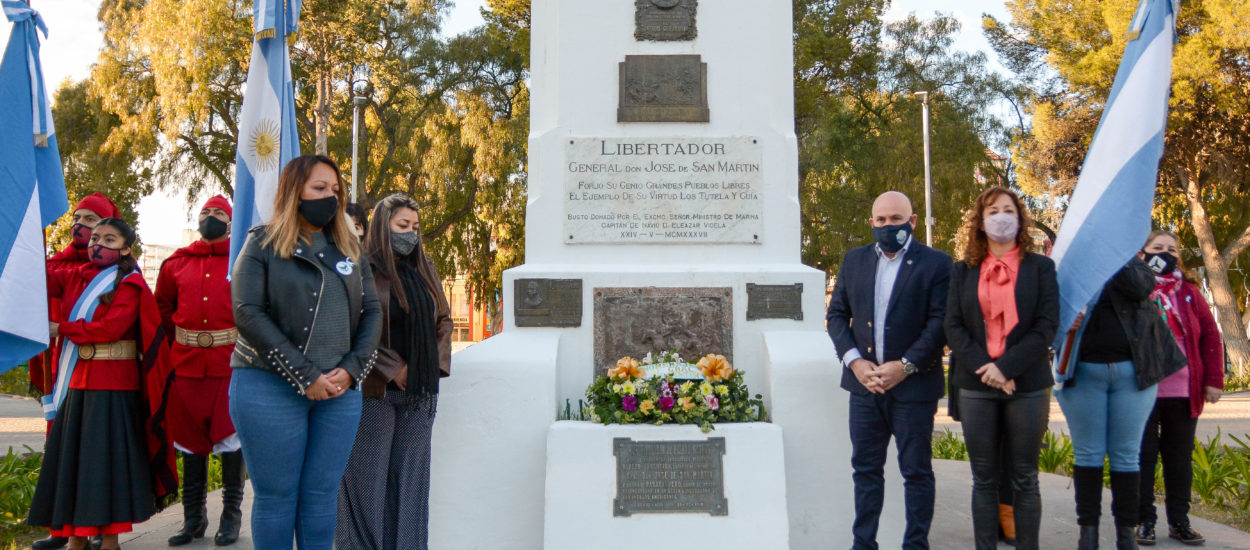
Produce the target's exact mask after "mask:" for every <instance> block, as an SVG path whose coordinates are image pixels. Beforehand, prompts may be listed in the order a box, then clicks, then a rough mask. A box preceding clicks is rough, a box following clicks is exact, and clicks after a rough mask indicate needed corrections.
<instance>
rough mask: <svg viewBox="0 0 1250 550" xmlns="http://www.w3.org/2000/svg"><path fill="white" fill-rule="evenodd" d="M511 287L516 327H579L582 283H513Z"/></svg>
mask: <svg viewBox="0 0 1250 550" xmlns="http://www.w3.org/2000/svg"><path fill="white" fill-rule="evenodd" d="M513 283H514V285H513V287H512V288H513V294H512V297H513V298H512V312H513V315H515V319H516V326H518V327H580V326H582V280H581V279H516V280H515V281H513Z"/></svg>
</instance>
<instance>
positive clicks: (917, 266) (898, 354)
mask: <svg viewBox="0 0 1250 550" xmlns="http://www.w3.org/2000/svg"><path fill="white" fill-rule="evenodd" d="M871 223H872V233H873V237H874V238H875V239H876V241H877V242H876V243H875V244H871V245H868V246H861V247H859V248H855V249H853V250H851V251H850V252H847V253H846V257H845V258H843V260H842V266H841V268H840V269H839V270H838V278H837V283H836V284H835V285H834V288H833V297H832V298H831V299H830V301H829V312H828V313H827V314H826V315H825V319H826V320H827V321H828V329H829V337H830V338H832V339H833V344H834V347H836V348H837V350H838V356H839V357H840V358H841V359H842V363H843V371H842V388H843V389H845V390H847V391H850V392H851V406H850V432H851V448H852V450H851V465H852V467H853V468H854V471H855V473H854V481H855V524H854V527H853V528H852V532H853V533H854V536H855V540H854V545H853V546H852V548H854V549H874V550H875V549H876V548H877V540H876V539H877V523H878V520H879V519H880V516H881V505H882V502H883V500H884V497H885V479H884V468H885V461H886V451H887V449H888V447H889V444H890V437H891V436H893V437H894V441H895V446H896V447H897V449H898V467H899V471H900V473H902V475H903V480H904V484H903V486H904V488H905V493H906V494H905V496H906V502H907V530H906V532H905V534H904V536H903V548H905V549H915V548H928V547H929V524H930V523H931V522H932V520H933V499H934V479H933V463H932V451H931V447H930V440H931V438H932V437H933V415H934V414H936V413H937V402H938V400H939V399H941V398H942V391H943V386H944V383H943V376H942V347H943V346H944V345H945V343H946V339H945V336H944V334H943V332H942V322H943V318H944V316H945V313H946V290H947V287H948V286H949V284H950V271H951V258H950V256H948V255H946V254H945V253H943V252H941V251H938V250H934V249H932V248H929V247H927V246H925V245H923V244H921V243H919V242H917V241H916V240H915V239H913V238H912V231H913V230H914V229H915V227H916V215H915V214H913V213H912V206H911V201H910V200H908V199H907V196H906V195H903V194H902V193H899V192H897V191H889V192H886V193H883V194H882V195H881V196H879V197H877V200H876V201H874V202H873V205H872V219H871Z"/></svg>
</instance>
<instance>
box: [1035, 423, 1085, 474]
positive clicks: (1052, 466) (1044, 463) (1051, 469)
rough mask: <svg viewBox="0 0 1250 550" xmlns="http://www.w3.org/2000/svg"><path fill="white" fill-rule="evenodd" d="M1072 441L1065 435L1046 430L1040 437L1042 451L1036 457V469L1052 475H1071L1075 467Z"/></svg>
mask: <svg viewBox="0 0 1250 550" xmlns="http://www.w3.org/2000/svg"><path fill="white" fill-rule="evenodd" d="M1075 461H1076V455H1075V454H1074V453H1073V449H1072V439H1071V438H1069V437H1068V435H1067V434H1055V432H1052V431H1050V430H1046V434H1045V435H1043V436H1042V450H1041V452H1040V453H1038V455H1037V469H1038V470H1040V471H1043V472H1048V473H1052V474H1061V475H1065V476H1070V475H1072V472H1073V468H1074V467H1075V466H1076V462H1075Z"/></svg>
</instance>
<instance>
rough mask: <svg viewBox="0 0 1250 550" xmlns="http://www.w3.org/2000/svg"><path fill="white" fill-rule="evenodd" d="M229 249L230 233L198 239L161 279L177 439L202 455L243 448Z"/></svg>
mask: <svg viewBox="0 0 1250 550" xmlns="http://www.w3.org/2000/svg"><path fill="white" fill-rule="evenodd" d="M216 200H217V199H213V200H210V201H209V202H208V204H207V205H205V207H206V208H207V207H218V208H222V206H223V205H224V208H222V209H223V210H226V211H227V212H229V211H230V210H229V204H228V203H226V202H225V200H224V199H221V200H220V202H218V203H215V201H216ZM229 252H230V240H229V239H226V240H223V241H219V242H215V243H208V242H205V241H202V240H201V241H196V242H194V243H192V244H191V245H190V246H187V247H184V248H181V249H178V251H176V252H174V254H173V255H172V256H170V257H169V259H167V260H165V263H164V264H162V265H161V272H160V275H159V276H158V278H157V280H156V302H157V305H158V306H159V307H160V310H161V322H162V324H163V325H164V327H165V334H166V337H167V338H169V340H170V341H171V342H172V345H171V349H170V360H171V362H172V364H173V367H174V374H175V379H174V389H173V394H172V396H171V397H172V398H171V399H170V409H169V420H170V425H171V430H172V432H173V436H174V445H175V446H176V447H177V448H178V449H179V450H182V451H183V452H188V453H192V454H197V455H200V456H207V455H208V454H209V453H211V452H218V453H222V452H231V451H237V450H238V448H239V447H238V438H237V437H232V436H234V424H233V423H231V421H230V407H229V389H230V354H231V353H232V352H233V351H234V340H235V339H236V338H237V332H235V331H234V312H233V309H232V307H231V301H230V282H229V281H227V280H226V273H227V271H226V269H227V263H228V256H229Z"/></svg>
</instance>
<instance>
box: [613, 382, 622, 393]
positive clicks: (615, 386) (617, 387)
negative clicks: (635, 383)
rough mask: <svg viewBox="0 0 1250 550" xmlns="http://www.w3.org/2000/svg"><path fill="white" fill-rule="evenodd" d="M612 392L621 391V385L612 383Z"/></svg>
mask: <svg viewBox="0 0 1250 550" xmlns="http://www.w3.org/2000/svg"><path fill="white" fill-rule="evenodd" d="M612 393H621V385H620V384H612Z"/></svg>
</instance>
